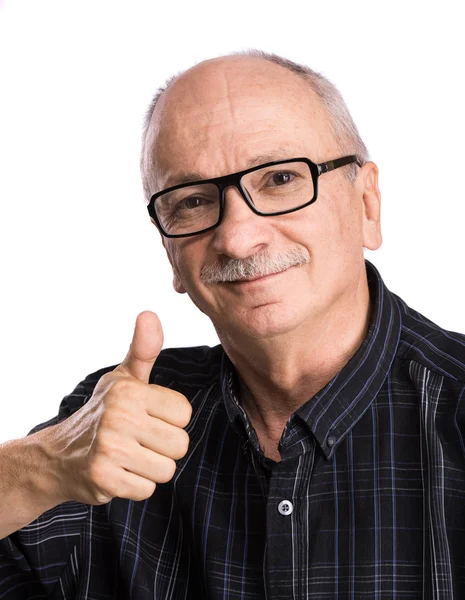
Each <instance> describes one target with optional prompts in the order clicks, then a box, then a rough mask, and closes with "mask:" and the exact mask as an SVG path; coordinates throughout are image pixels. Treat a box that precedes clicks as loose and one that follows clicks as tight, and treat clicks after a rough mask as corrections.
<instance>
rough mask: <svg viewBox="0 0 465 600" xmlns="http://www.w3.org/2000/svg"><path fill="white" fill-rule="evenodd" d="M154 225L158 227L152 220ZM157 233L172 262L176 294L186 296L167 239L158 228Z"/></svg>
mask: <svg viewBox="0 0 465 600" xmlns="http://www.w3.org/2000/svg"><path fill="white" fill-rule="evenodd" d="M152 223H153V224H154V225H155V227H157V225H156V223H155V222H154V221H153V219H152ZM157 231H158V233H159V234H160V237H161V243H162V244H163V248H164V249H165V252H166V256H167V257H168V260H169V261H170V265H171V270H172V271H173V288H174V290H175V291H176V292H178V294H185V293H186V290H185V288H184V286H183V284H182V283H181V278H180V277H179V272H178V270H177V268H176V265H175V264H174V261H173V259H172V257H171V252H170V251H169V249H168V248H167V245H166V238H165V236H164V235H163V234H162V233H161V231H160V230H159V229H158V227H157Z"/></svg>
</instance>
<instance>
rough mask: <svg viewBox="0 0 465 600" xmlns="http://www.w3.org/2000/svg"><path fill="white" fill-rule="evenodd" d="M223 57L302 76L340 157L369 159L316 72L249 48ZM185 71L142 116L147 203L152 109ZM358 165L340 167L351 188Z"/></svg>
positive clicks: (330, 87) (337, 96)
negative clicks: (268, 64) (249, 59)
mask: <svg viewBox="0 0 465 600" xmlns="http://www.w3.org/2000/svg"><path fill="white" fill-rule="evenodd" d="M226 56H256V57H258V58H262V59H263V60H268V61H270V62H272V63H275V64H277V65H280V66H281V67H284V68H285V69H288V70H289V71H292V72H293V73H296V74H297V75H299V76H300V77H302V78H303V79H304V80H305V81H306V82H307V83H308V84H309V86H310V88H311V89H312V90H313V91H314V92H315V93H316V94H317V96H318V97H319V99H320V100H321V102H322V104H323V106H324V107H325V109H326V112H327V114H328V116H329V126H330V130H331V133H332V134H333V136H334V139H335V140H336V144H337V147H338V149H339V150H340V152H341V155H346V154H355V155H356V156H357V157H358V159H359V160H360V162H361V164H362V165H363V164H364V163H365V162H367V160H369V155H368V150H367V148H366V146H365V144H364V142H363V140H362V138H361V137H360V134H359V132H358V129H357V127H356V125H355V123H354V121H353V119H352V116H351V114H350V112H349V109H348V108H347V105H346V103H345V102H344V99H343V97H342V94H341V92H340V91H339V90H338V89H337V88H336V86H335V85H334V84H333V83H331V82H330V81H329V80H328V79H327V78H326V77H324V76H323V75H321V73H317V72H316V71H313V69H310V67H307V66H305V65H301V64H298V63H295V62H293V61H292V60H289V59H287V58H283V57H282V56H278V55H277V54H272V53H268V52H264V51H263V50H257V49H248V50H241V51H237V52H231V53H230V54H228V55H226ZM184 72H185V71H180V72H179V73H176V74H175V75H171V77H169V78H168V79H167V80H166V81H165V85H164V86H162V87H160V88H158V90H157V92H156V93H155V95H154V97H153V99H152V102H151V103H150V105H149V107H148V109H147V112H146V114H145V119H144V124H143V132H142V151H141V159H140V169H141V175H142V185H143V188H144V193H145V196H146V198H147V200H148V199H149V198H150V189H149V173H148V171H149V168H148V165H147V162H146V158H145V157H146V146H147V133H148V129H149V126H150V121H151V119H152V115H153V112H154V110H155V106H156V105H157V102H158V100H159V99H160V97H161V96H162V94H163V93H164V92H165V91H166V90H167V89H168V88H169V87H170V85H171V84H172V83H173V82H174V81H175V79H177V78H178V77H179V76H180V75H182V74H183V73H184ZM358 168H359V167H358V166H357V165H356V164H355V163H353V164H350V165H347V166H346V167H344V168H343V172H344V176H345V177H346V178H347V179H348V181H349V182H350V183H351V185H353V183H354V181H355V179H356V177H357V172H358V171H357V170H358Z"/></svg>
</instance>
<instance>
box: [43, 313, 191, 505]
mask: <svg viewBox="0 0 465 600" xmlns="http://www.w3.org/2000/svg"><path fill="white" fill-rule="evenodd" d="M162 344H163V331H162V327H161V323H160V321H159V319H158V317H157V316H156V315H155V314H154V313H152V312H149V311H145V312H142V313H140V315H139V316H138V317H137V320H136V326H135V330H134V336H133V339H132V343H131V346H130V348H129V352H128V354H127V356H126V358H125V359H124V360H123V362H122V363H121V364H120V365H118V366H117V367H116V369H114V370H113V371H111V372H109V373H106V374H105V375H103V377H101V378H100V379H99V381H98V383H97V385H96V387H95V389H94V393H93V395H92V397H91V398H90V399H89V400H88V402H87V403H86V404H85V405H84V406H83V407H82V408H80V409H79V410H78V411H76V412H75V413H74V414H72V415H71V416H70V417H68V419H66V420H65V421H63V422H62V423H59V424H58V425H54V426H52V427H50V428H48V429H47V430H46V431H48V444H47V448H48V451H49V452H50V459H51V464H53V474H54V475H55V476H56V478H57V489H59V490H60V495H61V497H62V501H67V500H75V501H77V502H82V503H85V504H105V503H106V502H109V501H110V500H111V499H112V498H115V497H119V498H129V499H131V500H144V499H146V498H148V497H149V496H151V495H152V494H153V492H154V490H155V487H156V484H157V483H165V482H167V481H169V480H170V479H171V478H172V477H173V475H174V472H175V469H176V463H175V462H174V461H175V460H176V459H179V458H182V457H183V456H184V455H185V454H186V452H187V449H188V445H189V436H188V435H187V433H186V431H185V430H184V429H183V428H184V427H186V425H187V424H188V423H189V421H190V418H191V413H192V408H191V405H190V403H189V401H188V400H187V399H186V397H185V396H183V395H182V394H180V393H178V392H176V391H173V390H170V389H167V388H164V387H161V386H159V385H154V384H149V383H148V380H149V375H150V372H151V370H152V366H153V364H154V362H155V360H156V358H157V356H158V355H159V353H160V350H161V347H162Z"/></svg>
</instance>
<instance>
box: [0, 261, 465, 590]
mask: <svg viewBox="0 0 465 600" xmlns="http://www.w3.org/2000/svg"><path fill="white" fill-rule="evenodd" d="M366 268H367V274H368V281H369V286H370V298H371V303H372V312H371V324H370V328H369V331H368V334H367V337H366V339H365V340H364V342H363V343H362V345H361V346H360V348H359V349H358V351H357V352H356V354H355V355H354V356H353V357H352V359H351V360H350V361H349V363H347V364H346V365H345V366H344V368H343V369H342V370H341V371H340V372H339V373H338V374H337V375H336V376H335V377H334V378H333V379H332V381H330V382H329V383H328V384H327V385H326V386H325V387H324V388H323V389H322V390H320V391H319V392H318V393H317V394H316V395H315V396H314V397H313V398H311V399H310V400H309V401H308V402H307V403H306V404H305V405H304V406H302V407H301V408H300V409H299V410H298V411H297V412H296V413H294V415H293V416H292V417H291V418H290V420H289V422H288V424H287V426H286V428H285V431H284V432H283V436H282V438H281V443H280V452H281V454H282V458H283V460H282V462H280V463H274V462H272V461H270V460H269V459H267V458H265V457H264V455H263V454H262V453H261V451H260V448H259V446H258V440H257V437H256V435H255V433H254V431H253V429H252V427H251V425H250V423H249V421H248V419H247V417H246V415H245V413H244V412H243V410H242V408H241V406H240V405H239V403H238V401H237V395H236V390H237V380H236V374H235V371H234V368H233V367H232V364H231V363H230V361H229V359H228V357H227V356H226V355H225V353H224V352H223V349H222V347H221V346H216V347H214V348H208V347H197V348H184V349H168V350H164V351H163V352H162V353H161V354H160V357H159V359H158V360H157V363H156V364H155V366H154V369H153V371H152V376H151V382H152V383H157V384H160V385H164V386H166V387H171V388H175V389H177V390H178V391H180V392H182V393H183V394H185V395H186V396H187V397H188V398H189V399H190V400H191V402H192V405H193V417H192V421H191V423H190V424H189V427H188V432H189V434H190V438H191V443H190V448H189V451H188V453H187V455H186V456H185V457H184V458H183V459H181V460H179V461H178V463H177V464H178V468H177V471H176V474H175V476H174V478H173V480H172V481H171V482H169V483H167V484H164V485H159V486H157V489H156V491H155V493H154V494H153V496H152V497H151V498H149V499H147V500H145V501H142V502H134V501H129V500H124V499H121V498H115V499H113V500H112V501H111V502H109V503H108V504H106V505H103V506H86V505H81V504H78V503H75V502H67V503H65V504H61V505H59V506H57V507H55V508H54V509H52V510H50V511H47V512H46V513H44V514H43V515H41V516H40V517H39V518H38V519H37V520H35V521H34V522H32V523H31V524H29V525H27V526H26V527H24V528H22V529H21V530H19V531H17V532H15V533H13V534H11V535H10V536H9V537H7V538H5V539H3V540H0V599H5V600H12V599H20V598H21V599H22V598H27V599H28V600H31V599H39V598H54V599H56V600H58V599H68V600H69V599H71V598H73V599H74V598H79V599H82V600H84V599H86V600H89V599H95V600H104V599H108V600H110V599H112V600H114V599H128V598H134V599H137V600H145V599H147V600H148V599H149V598H150V599H151V600H152V599H158V600H168V599H172V600H181V599H192V600H202V599H204V598H205V599H206V598H208V599H213V600H220V599H222V600H225V599H230V598H237V599H242V600H253V599H257V600H258V599H261V600H263V599H268V600H272V599H273V600H275V599H276V600H278V599H279V600H283V599H295V600H301V599H306V598H312V599H321V600H323V599H331V600H334V599H366V598H370V599H381V598H388V599H400V598H409V599H413V598H422V599H434V600H450V599H451V598H457V599H459V598H460V599H462V598H465V532H464V528H465V446H464V430H465V407H464V404H465V336H464V335H461V334H458V333H454V332H450V331H446V330H444V329H442V328H440V327H439V326H438V325H436V324H434V323H432V322H431V321H429V320H428V319H426V318H425V317H424V316H422V315H421V314H419V313H418V312H416V311H415V310H412V309H411V308H410V307H409V306H407V305H406V303H405V302H404V301H403V300H402V299H401V298H399V297H398V296H396V295H395V294H393V293H391V292H390V291H389V290H388V289H387V287H386V286H385V284H384V283H383V281H382V279H381V277H380V274H379V273H378V271H377V270H376V268H375V267H374V266H373V265H372V264H371V263H370V262H368V261H366ZM114 366H116V365H114ZM114 366H112V367H108V368H106V369H102V370H100V371H97V372H96V373H93V374H92V375H89V376H88V377H87V378H86V379H85V380H84V381H82V382H81V383H80V384H79V385H78V386H77V387H76V389H75V390H74V392H73V393H72V394H70V395H69V396H66V397H65V398H64V399H63V401H62V403H61V404H60V407H59V414H58V415H57V417H55V418H54V419H52V420H50V421H48V422H46V423H43V424H41V425H38V426H37V427H36V428H34V429H33V430H32V431H31V433H32V432H34V431H37V430H39V429H41V428H43V427H47V426H48V425H51V424H53V423H56V422H58V421H60V420H62V419H65V418H66V417H67V416H69V415H70V414H71V413H72V412H74V411H75V410H77V409H78V408H79V407H81V406H82V405H83V403H85V402H86V401H87V400H88V399H89V397H90V396H91V394H92V390H93V388H94V386H95V384H96V382H97V381H98V379H99V378H100V377H101V375H102V374H103V373H104V372H106V371H109V370H111V369H113V368H114ZM282 501H287V504H286V503H285V505H284V506H285V508H284V509H283V508H282V506H283V505H282V504H280V503H281V502H282ZM280 509H281V512H280ZM291 509H292V510H291Z"/></svg>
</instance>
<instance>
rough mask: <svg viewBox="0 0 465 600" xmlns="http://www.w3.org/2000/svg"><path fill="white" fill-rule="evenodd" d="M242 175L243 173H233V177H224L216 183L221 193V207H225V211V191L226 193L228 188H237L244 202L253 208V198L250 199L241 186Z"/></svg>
mask: <svg viewBox="0 0 465 600" xmlns="http://www.w3.org/2000/svg"><path fill="white" fill-rule="evenodd" d="M242 175H243V174H242V173H233V174H231V175H225V176H224V177H221V179H220V180H219V181H217V182H216V185H217V187H218V191H219V193H220V199H221V205H222V207H223V210H224V197H225V191H226V188H228V187H235V188H236V189H237V190H238V192H239V194H240V195H241V197H242V199H243V200H244V202H245V203H246V204H247V206H248V207H249V208H252V206H251V198H249V197H248V195H247V194H246V193H245V192H244V190H243V189H242V187H241V186H240V180H241V178H242Z"/></svg>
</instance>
